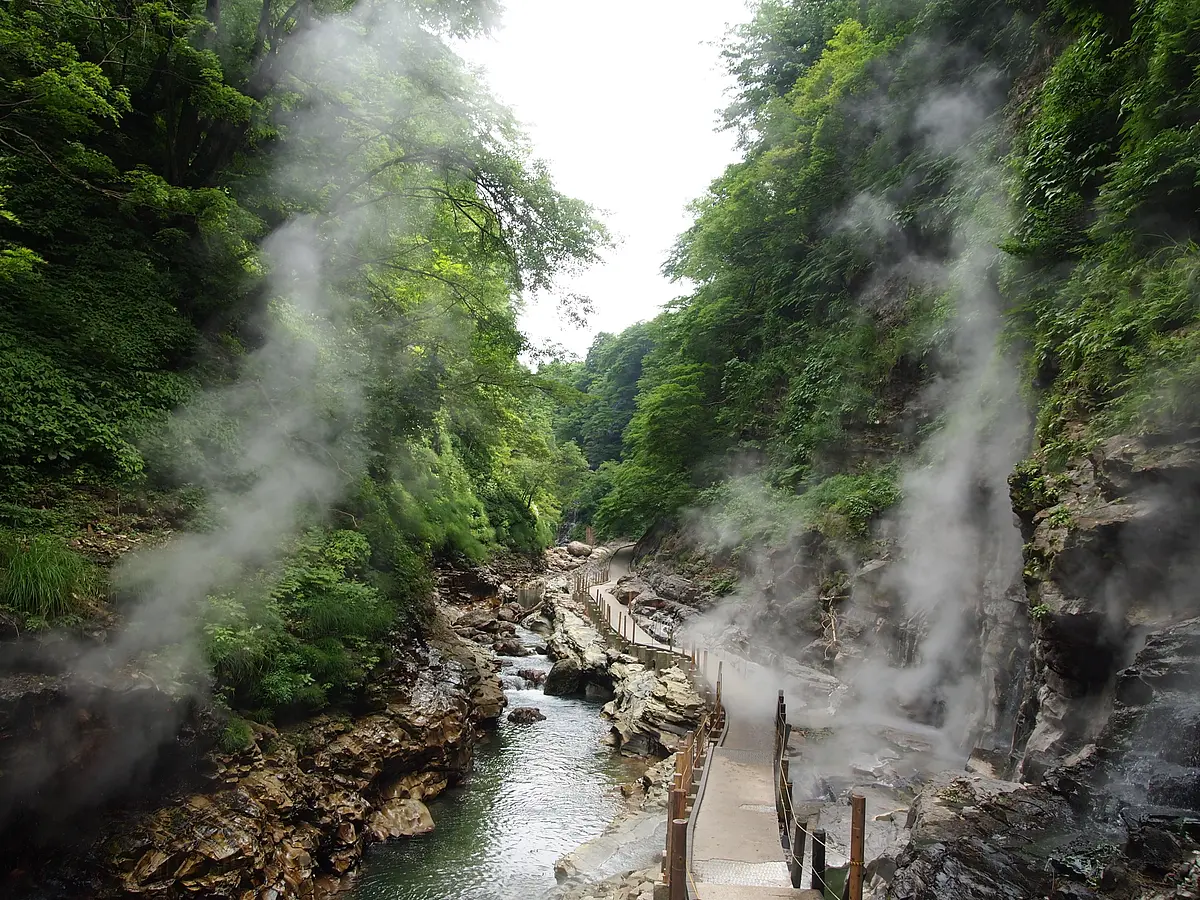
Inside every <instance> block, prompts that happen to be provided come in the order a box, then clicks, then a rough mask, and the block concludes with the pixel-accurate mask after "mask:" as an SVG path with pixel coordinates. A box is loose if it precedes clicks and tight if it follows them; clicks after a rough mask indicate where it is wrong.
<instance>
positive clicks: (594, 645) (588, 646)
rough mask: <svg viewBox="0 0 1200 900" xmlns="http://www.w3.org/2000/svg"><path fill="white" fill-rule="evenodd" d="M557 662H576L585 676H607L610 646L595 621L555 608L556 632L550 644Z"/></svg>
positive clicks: (548, 642)
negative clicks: (571, 660)
mask: <svg viewBox="0 0 1200 900" xmlns="http://www.w3.org/2000/svg"><path fill="white" fill-rule="evenodd" d="M546 645H547V648H548V650H549V653H550V656H552V657H553V658H554V659H573V660H574V661H575V663H576V664H577V665H578V666H579V670H580V671H581V672H583V673H584V674H595V675H603V673H605V672H606V671H607V669H608V647H607V646H605V644H604V641H603V639H602V638H601V637H600V633H599V632H598V631H597V630H596V628H595V626H593V625H592V623H591V622H589V621H587V620H586V619H584V618H583V617H581V616H578V615H576V614H575V613H573V612H571V611H570V610H569V609H565V608H563V607H562V606H558V607H556V609H555V616H554V631H553V633H552V634H551V635H550V637H549V639H548V640H547V641H546Z"/></svg>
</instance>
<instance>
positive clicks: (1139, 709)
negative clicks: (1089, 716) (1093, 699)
mask: <svg viewBox="0 0 1200 900" xmlns="http://www.w3.org/2000/svg"><path fill="white" fill-rule="evenodd" d="M1198 679H1200V618H1193V619H1188V620H1185V621H1183V622H1179V623H1177V624H1175V625H1171V626H1168V627H1166V628H1163V629H1160V630H1157V631H1154V632H1151V633H1150V634H1148V635H1147V636H1146V640H1145V645H1144V646H1143V647H1142V649H1141V651H1139V652H1138V654H1137V656H1136V657H1135V658H1134V660H1133V663H1132V664H1131V665H1130V666H1128V667H1126V668H1125V669H1123V670H1121V672H1120V673H1118V675H1117V679H1116V684H1115V688H1114V695H1115V700H1114V702H1113V711H1112V715H1111V716H1110V717H1109V719H1108V720H1107V722H1106V723H1105V725H1104V728H1103V730H1102V731H1101V733H1100V735H1099V736H1098V737H1097V739H1096V745H1097V753H1096V758H1095V760H1094V765H1095V766H1096V768H1097V774H1096V775H1095V776H1093V777H1092V779H1091V780H1093V781H1097V782H1101V783H1103V784H1104V785H1105V788H1104V790H1105V791H1106V792H1110V793H1113V794H1116V795H1117V796H1118V797H1119V798H1120V799H1121V800H1122V801H1123V802H1125V803H1128V804H1132V805H1134V806H1135V807H1138V806H1140V807H1145V806H1162V807H1172V808H1176V809H1180V810H1189V811H1191V812H1193V813H1200V698H1198V697H1197V695H1196V692H1195V685H1196V684H1197V683H1198ZM1073 768H1074V769H1078V768H1079V767H1078V766H1075V767H1073ZM1076 777H1077V778H1079V777H1081V776H1079V775H1076Z"/></svg>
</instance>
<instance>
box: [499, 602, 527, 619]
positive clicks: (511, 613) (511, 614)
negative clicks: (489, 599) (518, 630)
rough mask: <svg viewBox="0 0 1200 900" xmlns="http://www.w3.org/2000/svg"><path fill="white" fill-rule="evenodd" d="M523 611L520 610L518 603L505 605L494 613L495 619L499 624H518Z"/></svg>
mask: <svg viewBox="0 0 1200 900" xmlns="http://www.w3.org/2000/svg"><path fill="white" fill-rule="evenodd" d="M524 613H525V610H523V609H522V608H521V604H520V603H515V602H514V603H505V604H504V605H503V606H501V607H500V609H499V610H498V611H497V612H496V618H498V619H499V620H500V621H501V622H519V621H521V616H522V615H524Z"/></svg>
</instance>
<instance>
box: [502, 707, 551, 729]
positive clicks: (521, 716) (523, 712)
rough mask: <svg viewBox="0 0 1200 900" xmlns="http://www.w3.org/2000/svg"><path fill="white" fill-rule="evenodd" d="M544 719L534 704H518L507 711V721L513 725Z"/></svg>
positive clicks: (542, 720) (527, 723) (528, 723)
mask: <svg viewBox="0 0 1200 900" xmlns="http://www.w3.org/2000/svg"><path fill="white" fill-rule="evenodd" d="M545 720H546V716H545V715H544V714H543V713H542V711H541V710H540V709H538V708H537V707H536V706H518V707H517V708H516V709H513V710H510V711H509V713H508V721H510V722H512V723H513V724H515V725H532V724H533V723H534V722H544V721H545Z"/></svg>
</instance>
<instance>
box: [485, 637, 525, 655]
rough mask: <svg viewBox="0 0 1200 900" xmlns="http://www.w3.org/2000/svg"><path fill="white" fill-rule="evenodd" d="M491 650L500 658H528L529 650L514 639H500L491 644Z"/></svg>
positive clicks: (518, 640)
mask: <svg viewBox="0 0 1200 900" xmlns="http://www.w3.org/2000/svg"><path fill="white" fill-rule="evenodd" d="M492 649H493V650H495V651H496V653H497V654H498V655H500V656H528V655H529V650H528V649H527V648H526V647H525V645H524V644H522V643H521V641H520V639H518V638H515V637H506V638H501V639H500V640H498V641H495V642H494V643H493V644H492Z"/></svg>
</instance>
